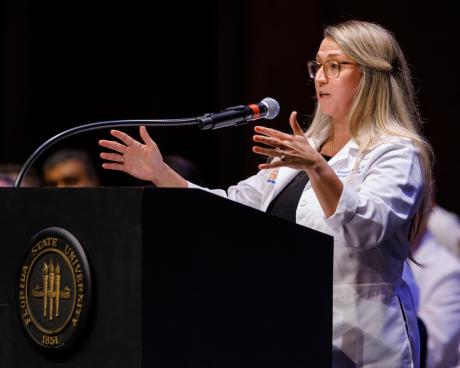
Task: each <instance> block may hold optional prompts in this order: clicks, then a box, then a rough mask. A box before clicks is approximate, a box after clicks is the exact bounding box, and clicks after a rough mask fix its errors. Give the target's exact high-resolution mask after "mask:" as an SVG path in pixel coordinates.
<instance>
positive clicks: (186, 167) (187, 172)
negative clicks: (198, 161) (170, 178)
mask: <svg viewBox="0 0 460 368" xmlns="http://www.w3.org/2000/svg"><path fill="white" fill-rule="evenodd" d="M163 160H164V162H165V163H166V164H167V165H169V167H170V168H171V169H173V170H174V171H176V172H177V173H179V174H180V175H181V176H182V177H183V178H185V179H186V180H188V181H191V182H192V183H196V184H198V185H204V180H203V177H202V175H201V172H200V170H199V169H198V167H197V166H196V165H195V164H194V163H193V162H192V161H190V160H189V159H187V158H185V157H183V156H180V155H176V154H165V155H163Z"/></svg>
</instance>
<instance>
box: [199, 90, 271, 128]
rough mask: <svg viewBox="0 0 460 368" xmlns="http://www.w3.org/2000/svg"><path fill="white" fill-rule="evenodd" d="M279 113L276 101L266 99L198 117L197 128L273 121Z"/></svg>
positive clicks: (269, 98)
mask: <svg viewBox="0 0 460 368" xmlns="http://www.w3.org/2000/svg"><path fill="white" fill-rule="evenodd" d="M279 112H280V105H279V103H278V101H276V100H275V99H273V98H271V97H266V98H264V99H263V100H262V101H260V102H259V103H258V104H251V105H247V106H244V105H238V106H233V107H229V108H228V109H225V110H223V111H221V112H217V113H214V114H205V115H203V116H201V117H198V118H197V120H198V127H199V128H200V129H202V130H207V129H219V128H224V127H227V126H233V125H242V124H245V123H247V122H248V121H252V120H258V119H269V120H271V119H274V118H276V117H277V116H278V114H279Z"/></svg>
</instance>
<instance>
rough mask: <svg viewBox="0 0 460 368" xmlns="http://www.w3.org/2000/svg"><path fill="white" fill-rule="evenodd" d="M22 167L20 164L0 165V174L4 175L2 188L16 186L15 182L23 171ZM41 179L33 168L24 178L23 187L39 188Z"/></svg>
mask: <svg viewBox="0 0 460 368" xmlns="http://www.w3.org/2000/svg"><path fill="white" fill-rule="evenodd" d="M21 169H22V166H21V165H19V164H13V163H6V164H0V174H2V175H1V176H2V180H1V184H0V186H10V187H13V186H14V182H15V181H16V178H17V176H18V174H19V172H20V171H21ZM39 186H40V178H39V176H38V174H37V171H36V170H35V169H34V168H33V167H31V168H30V169H29V171H28V172H27V174H26V175H25V176H24V178H23V179H22V182H21V187H39Z"/></svg>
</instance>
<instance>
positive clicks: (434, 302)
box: [403, 212, 460, 368]
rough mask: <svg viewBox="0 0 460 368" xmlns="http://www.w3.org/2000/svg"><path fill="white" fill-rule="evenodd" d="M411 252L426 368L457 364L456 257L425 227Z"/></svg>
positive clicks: (459, 301) (459, 295)
mask: <svg viewBox="0 0 460 368" xmlns="http://www.w3.org/2000/svg"><path fill="white" fill-rule="evenodd" d="M432 213H433V212H431V213H430V216H431V214H432ZM411 251H412V253H413V255H414V258H415V260H416V261H417V262H419V263H420V266H419V265H416V264H415V263H412V262H409V266H410V269H411V270H412V274H413V276H414V279H415V282H416V284H417V287H418V296H417V295H415V299H417V298H418V301H417V300H416V301H415V302H416V304H418V313H417V314H418V316H419V318H420V319H421V320H422V322H423V323H424V325H425V327H426V330H427V335H428V346H427V357H426V367H427V368H444V367H445V368H452V367H460V260H459V259H457V258H456V257H455V256H454V255H453V254H452V253H451V252H450V251H449V250H448V249H447V248H446V246H445V245H442V244H441V243H440V241H439V240H438V239H437V238H436V237H435V236H434V235H433V234H432V232H431V230H430V228H429V227H427V228H426V229H425V232H424V233H423V235H422V236H420V237H419V238H418V239H416V240H415V241H414V242H413V243H412V244H411ZM403 277H405V276H403ZM406 281H407V278H406ZM413 294H415V293H413Z"/></svg>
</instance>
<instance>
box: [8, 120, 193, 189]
mask: <svg viewBox="0 0 460 368" xmlns="http://www.w3.org/2000/svg"><path fill="white" fill-rule="evenodd" d="M197 124H198V120H197V118H190V119H168V120H142V119H141V120H107V121H98V122H94V123H89V124H85V125H79V126H76V127H73V128H70V129H68V130H64V131H63V132H61V133H59V134H56V135H55V136H54V137H51V138H50V139H48V140H47V141H46V142H45V143H42V144H41V145H40V146H39V147H38V148H37V149H36V150H35V151H34V152H33V153H32V154H31V155H30V156H29V158H28V159H27V160H26V162H25V163H24V165H23V166H22V168H21V171H19V174H18V176H17V177H16V180H15V182H14V186H15V187H19V186H21V182H22V180H23V178H24V176H25V175H26V174H27V172H28V171H29V169H30V167H31V166H32V165H33V163H34V162H35V161H36V159H37V158H38V157H39V156H40V155H41V154H42V153H43V152H44V151H45V150H46V149H48V148H50V147H51V146H52V145H54V144H56V143H58V142H60V141H61V140H63V139H64V138H68V137H70V136H72V135H75V134H78V133H82V132H90V131H92V130H98V129H108V128H129V127H136V126H140V125H145V126H149V127H158V126H188V125H197Z"/></svg>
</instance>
